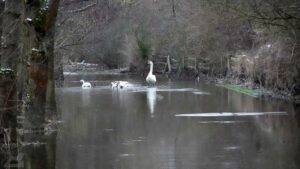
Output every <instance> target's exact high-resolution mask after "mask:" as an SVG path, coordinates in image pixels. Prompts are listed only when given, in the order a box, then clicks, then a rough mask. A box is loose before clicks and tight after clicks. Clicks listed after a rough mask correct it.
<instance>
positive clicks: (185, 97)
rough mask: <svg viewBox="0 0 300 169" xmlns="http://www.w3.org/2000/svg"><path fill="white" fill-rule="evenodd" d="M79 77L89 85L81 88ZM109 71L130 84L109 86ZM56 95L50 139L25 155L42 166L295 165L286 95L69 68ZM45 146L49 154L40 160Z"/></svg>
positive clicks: (295, 137) (276, 168)
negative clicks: (56, 123) (56, 116)
mask: <svg viewBox="0 0 300 169" xmlns="http://www.w3.org/2000/svg"><path fill="white" fill-rule="evenodd" d="M81 78H84V79H85V80H93V83H94V84H95V85H96V87H95V88H92V89H90V90H83V89H81V87H80V83H79V80H80V79H81ZM117 79H118V80H120V79H125V80H128V81H130V82H132V84H133V86H131V87H129V88H126V89H124V90H112V89H111V88H110V87H108V84H109V82H110V81H111V80H117ZM57 103H58V108H59V111H60V114H61V120H62V121H63V123H62V124H61V125H60V127H59V131H58V132H57V135H55V136H53V137H56V140H54V141H52V142H47V145H49V144H50V145H55V146H47V145H46V148H44V149H43V150H45V151H42V153H43V154H42V156H43V157H45V158H41V157H39V156H34V155H32V154H34V153H33V152H34V151H37V148H34V147H32V148H31V150H30V149H29V150H28V151H29V152H30V153H31V156H27V158H25V159H27V160H29V161H30V160H31V161H34V162H32V163H39V165H42V166H43V165H45V167H44V168H49V167H47V166H48V165H52V166H53V165H55V166H56V169H83V168H86V169H298V168H300V163H299V160H300V158H299V157H300V153H299V151H300V145H299V128H298V120H297V115H296V111H295V109H294V107H293V105H292V104H290V103H288V102H283V101H276V100H273V101H270V100H269V101H268V100H263V99H260V98H253V97H250V96H246V95H243V94H239V93H236V92H233V91H228V90H227V89H224V88H220V87H217V86H215V85H213V84H205V83H197V82H193V81H166V80H164V81H163V80H160V79H159V83H158V84H157V85H156V86H155V87H147V86H146V85H145V84H144V82H143V80H142V79H139V78H130V77H123V76H112V77H111V76H101V77H98V78H96V80H95V78H93V77H88V76H87V77H82V76H70V77H69V78H67V82H66V84H65V87H64V88H59V89H57ZM298 113H300V112H298ZM53 137H52V140H53ZM50 150H51V151H50ZM49 152H51V153H49ZM53 152H55V160H49V159H48V160H47V157H53ZM25 156H26V154H25ZM39 158H41V160H43V161H39ZM45 161H47V162H45Z"/></svg>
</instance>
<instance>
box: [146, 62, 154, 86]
mask: <svg viewBox="0 0 300 169" xmlns="http://www.w3.org/2000/svg"><path fill="white" fill-rule="evenodd" d="M148 64H149V65H150V71H149V73H148V76H147V78H146V82H147V83H148V84H151V85H154V84H155V83H156V76H155V75H153V62H152V61H150V60H149V61H148Z"/></svg>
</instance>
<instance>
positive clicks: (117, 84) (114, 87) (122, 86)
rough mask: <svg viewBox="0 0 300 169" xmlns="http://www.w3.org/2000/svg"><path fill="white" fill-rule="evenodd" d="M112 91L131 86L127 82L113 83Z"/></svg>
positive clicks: (111, 84)
mask: <svg viewBox="0 0 300 169" xmlns="http://www.w3.org/2000/svg"><path fill="white" fill-rule="evenodd" d="M110 86H111V88H112V89H125V88H127V87H128V86H130V84H129V82H127V81H113V82H111V83H110Z"/></svg>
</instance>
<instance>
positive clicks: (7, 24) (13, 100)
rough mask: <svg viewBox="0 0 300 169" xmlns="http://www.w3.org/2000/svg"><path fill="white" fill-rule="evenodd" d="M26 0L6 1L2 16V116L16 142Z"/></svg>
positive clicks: (0, 79)
mask: <svg viewBox="0 0 300 169" xmlns="http://www.w3.org/2000/svg"><path fill="white" fill-rule="evenodd" d="M24 10H25V6H24V1H19V0H9V1H5V7H4V12H3V16H2V22H3V23H4V24H3V27H2V44H1V50H2V56H1V71H0V76H1V77H0V81H1V82H0V83H1V85H0V96H1V101H0V108H1V111H0V116H1V117H2V118H1V121H2V123H3V124H2V125H3V126H4V127H5V128H9V130H10V135H9V137H10V141H11V142H16V139H17V138H16V116H17V111H18V106H19V104H18V103H21V102H20V100H19V99H20V98H18V95H19V93H17V91H19V92H22V90H18V89H17V87H18V86H19V85H20V83H21V81H20V80H19V79H20V77H22V75H21V74H19V72H18V68H19V67H20V66H22V65H20V64H21V62H20V60H22V53H21V49H22V45H21V44H20V43H19V41H20V40H21V39H20V38H21V31H22V23H23V20H24V12H25V11H24Z"/></svg>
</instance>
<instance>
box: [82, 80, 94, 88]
mask: <svg viewBox="0 0 300 169" xmlns="http://www.w3.org/2000/svg"><path fill="white" fill-rule="evenodd" d="M80 83H82V85H81V88H82V89H90V88H92V84H91V83H90V82H85V81H84V80H80Z"/></svg>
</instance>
